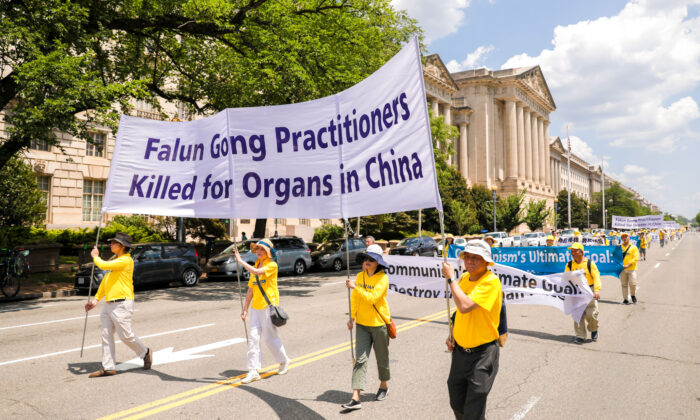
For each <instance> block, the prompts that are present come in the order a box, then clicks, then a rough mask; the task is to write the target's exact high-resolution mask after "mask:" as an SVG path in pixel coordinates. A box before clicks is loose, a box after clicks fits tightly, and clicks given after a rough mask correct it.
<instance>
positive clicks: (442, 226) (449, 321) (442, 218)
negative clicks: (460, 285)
mask: <svg viewBox="0 0 700 420" xmlns="http://www.w3.org/2000/svg"><path fill="white" fill-rule="evenodd" d="M439 215H440V235H441V236H442V262H443V263H446V262H447V244H446V243H445V214H444V213H443V212H442V210H440V212H439ZM445 302H447V329H448V334H449V335H448V337H449V338H450V340H451V339H452V317H451V316H450V312H451V310H450V284H449V283H448V282H447V279H445Z"/></svg>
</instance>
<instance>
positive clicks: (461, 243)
mask: <svg viewBox="0 0 700 420" xmlns="http://www.w3.org/2000/svg"><path fill="white" fill-rule="evenodd" d="M437 244H438V254H440V255H442V245H443V241H442V240H440V242H438V243H437ZM466 244H467V240H466V239H464V238H455V245H459V246H465V245H466Z"/></svg>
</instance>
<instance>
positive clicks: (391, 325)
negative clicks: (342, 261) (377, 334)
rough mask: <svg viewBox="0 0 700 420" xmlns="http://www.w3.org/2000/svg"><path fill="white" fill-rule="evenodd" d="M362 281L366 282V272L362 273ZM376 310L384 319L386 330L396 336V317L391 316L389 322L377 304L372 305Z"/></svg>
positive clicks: (393, 336)
mask: <svg viewBox="0 0 700 420" xmlns="http://www.w3.org/2000/svg"><path fill="white" fill-rule="evenodd" d="M362 282H363V283H364V282H365V273H364V272H363V273H362ZM366 288H367V287H366V283H365V289H366ZM372 307H373V308H374V310H375V311H377V314H378V315H379V318H381V319H382V321H383V322H384V323H385V324H386V330H387V332H388V333H389V338H396V324H394V318H391V317H389V322H387V320H386V319H384V317H383V316H382V313H381V312H379V309H377V307H376V306H374V305H372Z"/></svg>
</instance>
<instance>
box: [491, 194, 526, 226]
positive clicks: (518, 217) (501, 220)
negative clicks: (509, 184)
mask: <svg viewBox="0 0 700 420" xmlns="http://www.w3.org/2000/svg"><path fill="white" fill-rule="evenodd" d="M526 191H527V190H525V189H523V190H521V191H520V192H518V193H516V194H510V195H507V196H505V197H499V198H498V201H497V202H496V229H498V230H502V231H505V232H510V231H511V230H513V229H515V228H516V227H518V225H520V224H521V223H523V221H524V220H523V208H522V205H523V200H524V199H525V192H526ZM487 207H488V208H489V210H490V213H489V214H490V217H489V219H490V221H489V223H490V224H489V226H493V200H492V201H490V202H489V203H487Z"/></svg>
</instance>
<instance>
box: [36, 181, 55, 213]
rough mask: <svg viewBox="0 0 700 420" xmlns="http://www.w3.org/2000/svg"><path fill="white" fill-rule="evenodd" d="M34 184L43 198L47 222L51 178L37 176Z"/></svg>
mask: <svg viewBox="0 0 700 420" xmlns="http://www.w3.org/2000/svg"><path fill="white" fill-rule="evenodd" d="M36 183H37V185H38V186H39V191H41V194H42V195H43V197H44V205H45V206H46V220H47V221H48V220H49V203H50V200H51V177H50V176H37V177H36Z"/></svg>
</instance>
